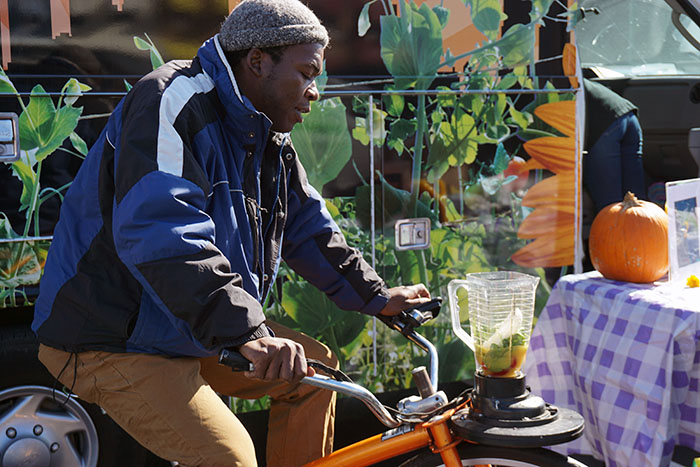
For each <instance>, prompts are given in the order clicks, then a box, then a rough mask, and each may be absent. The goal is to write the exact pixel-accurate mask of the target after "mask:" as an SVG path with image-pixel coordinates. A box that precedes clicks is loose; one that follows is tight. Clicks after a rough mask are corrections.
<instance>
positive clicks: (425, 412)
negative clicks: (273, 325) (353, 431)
mask: <svg viewBox="0 0 700 467" xmlns="http://www.w3.org/2000/svg"><path fill="white" fill-rule="evenodd" d="M440 303H441V299H440V298H436V299H433V300H431V301H430V302H428V303H426V304H423V305H420V306H418V307H415V308H412V309H409V310H406V311H403V312H401V313H400V314H399V315H397V316H394V317H383V316H382V317H379V318H380V319H381V320H382V321H383V322H384V323H385V324H387V325H388V326H389V327H390V328H392V329H394V330H396V331H398V332H400V333H401V334H402V335H404V336H405V337H406V338H408V339H409V340H410V341H412V342H413V343H415V344H416V345H418V346H419V347H420V348H421V349H423V350H425V351H426V352H428V355H429V357H430V358H429V373H428V370H426V369H425V367H418V368H415V369H414V370H413V371H412V373H413V379H414V382H415V384H416V388H417V390H418V394H419V395H417V396H416V395H414V396H409V397H407V398H405V399H403V400H401V401H399V403H398V404H397V408H396V409H393V408H389V407H385V406H383V405H382V404H381V403H380V402H379V400H378V399H377V398H376V396H375V395H374V394H372V393H371V392H370V391H369V390H368V389H366V388H365V387H363V386H360V385H358V384H355V383H354V382H352V380H350V378H348V377H347V376H346V375H344V374H343V373H342V372H340V371H338V370H334V369H332V368H327V367H323V365H319V364H318V363H316V362H313V361H310V365H311V366H313V367H314V368H315V369H317V370H321V371H324V372H326V373H328V374H329V375H330V376H327V375H322V374H318V373H317V374H316V375H314V376H311V377H305V378H303V379H302V383H305V384H310V385H313V386H316V387H320V388H324V389H329V390H332V391H336V392H339V393H341V394H345V395H347V396H351V397H355V398H358V399H360V400H361V401H362V402H364V404H365V405H366V406H367V407H368V408H369V410H370V411H371V412H372V413H373V414H374V415H375V416H376V417H377V419H379V420H380V421H381V422H382V423H383V424H384V425H386V426H387V427H388V428H389V430H388V431H386V432H384V433H382V434H378V435H375V436H372V437H369V438H367V439H364V440H361V441H359V442H357V443H354V444H352V445H350V446H346V447H344V448H342V449H340V450H338V451H335V452H333V453H331V454H329V455H328V456H325V457H323V458H321V459H317V460H315V461H313V462H310V463H309V464H306V466H305V467H325V466H334V467H337V466H347V467H362V466H368V465H373V464H376V463H379V462H383V461H387V460H391V459H395V458H397V457H399V456H404V455H406V454H409V453H412V452H414V451H415V452H416V455H415V456H414V457H412V458H410V459H409V460H407V461H405V462H403V463H402V464H401V466H403V467H435V466H439V465H444V466H446V467H453V466H470V465H471V466H474V465H498V466H504V467H527V466H547V467H560V466H561V467H563V466H569V467H572V466H578V467H582V466H584V464H582V463H580V462H578V461H577V460H575V459H573V458H570V457H566V456H564V455H561V454H559V453H556V452H554V451H551V450H549V449H545V448H543V447H542V446H549V445H553V444H559V443H563V442H566V441H570V440H573V439H575V438H577V437H579V436H581V434H582V433H583V418H582V417H581V416H580V415H579V414H577V413H576V412H573V411H570V410H566V409H561V410H559V409H557V408H556V407H554V406H551V405H549V404H547V405H546V412H547V414H546V415H543V416H545V418H547V417H549V419H550V420H552V421H554V422H555V423H557V422H556V421H557V420H558V423H559V425H558V427H557V428H556V429H554V430H552V425H551V423H550V422H548V423H550V425H549V426H547V427H546V428H545V429H542V427H543V426H546V425H547V423H544V422H543V423H539V422H538V420H535V419H536V418H537V417H524V418H526V420H520V421H518V423H515V422H516V421H517V420H515V419H513V420H495V421H493V423H492V422H491V421H488V420H485V419H484V416H488V412H489V405H494V404H493V403H492V402H493V401H491V402H489V401H486V403H485V399H484V394H483V393H484V391H492V392H494V391H495V392H496V393H497V394H496V397H497V398H498V397H501V396H502V395H503V394H506V395H507V394H508V390H507V389H506V391H505V392H503V390H502V389H501V387H500V383H499V384H497V385H496V386H493V384H492V383H493V381H491V380H490V379H488V378H483V377H480V378H479V377H478V374H477V375H476V376H477V378H476V385H475V388H474V389H470V390H467V391H465V392H464V393H462V394H460V395H459V396H457V397H456V398H454V399H452V400H448V399H447V396H446V395H445V393H444V392H443V391H439V390H438V387H437V386H438V352H437V349H436V348H435V346H434V345H433V344H432V343H431V342H430V341H428V340H427V339H426V338H425V337H423V336H422V335H420V334H418V333H417V332H416V329H417V328H418V327H420V326H421V325H423V324H424V323H426V322H427V321H429V320H431V319H433V318H435V317H437V315H438V313H439V309H440ZM219 363H221V364H224V365H227V366H229V367H231V368H232V370H233V371H246V370H248V371H250V370H252V364H251V363H250V362H249V361H248V360H246V359H245V358H244V357H243V356H242V355H241V354H240V353H238V352H235V351H230V350H223V351H222V352H221V354H220V356H219ZM497 379H501V380H505V379H507V378H497ZM508 384H510V385H513V384H515V386H517V388H516V394H517V391H520V390H521V389H522V390H525V391H526V392H527V393H528V395H529V390H526V389H525V386H524V379H522V378H520V379H519V380H517V382H515V383H512V382H511V383H508ZM489 385H491V386H489ZM520 386H522V388H521V387H520ZM480 391H481V394H479V392H480ZM499 392H500V394H499ZM528 397H529V396H528ZM511 399H513V398H510V399H508V400H506V399H504V398H501V399H498V400H497V401H496V402H495V406H498V405H499V402H502V403H503V404H505V405H507V404H511V405H513V407H515V406H518V405H520V406H522V405H523V399H522V398H521V399H518V400H511ZM516 399H517V398H516ZM475 400H476V401H477V403H476V405H475ZM528 400H529V399H528ZM540 400H541V399H540ZM525 405H527V403H526V404H525ZM496 409H497V408H496ZM520 409H522V407H517V410H520ZM517 410H516V412H517ZM525 410H526V411H527V410H529V409H528V408H527V407H525ZM491 411H493V407H492V408H491ZM519 418H520V419H522V418H523V417H520V416H519ZM540 422H542V420H540ZM484 423H486V424H484ZM484 427H486V428H484ZM557 430H558V431H557ZM584 467H585V466H584Z"/></svg>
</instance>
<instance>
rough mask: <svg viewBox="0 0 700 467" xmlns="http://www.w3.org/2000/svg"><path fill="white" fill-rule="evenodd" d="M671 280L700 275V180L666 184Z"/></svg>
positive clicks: (682, 280)
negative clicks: (699, 224) (699, 228)
mask: <svg viewBox="0 0 700 467" xmlns="http://www.w3.org/2000/svg"><path fill="white" fill-rule="evenodd" d="M666 205H667V208H668V259H669V274H668V275H669V280H670V281H672V282H678V283H681V282H682V283H683V285H685V281H686V279H687V278H688V277H690V276H691V275H696V276H700V230H698V218H700V178H694V179H690V180H681V181H677V182H668V183H666Z"/></svg>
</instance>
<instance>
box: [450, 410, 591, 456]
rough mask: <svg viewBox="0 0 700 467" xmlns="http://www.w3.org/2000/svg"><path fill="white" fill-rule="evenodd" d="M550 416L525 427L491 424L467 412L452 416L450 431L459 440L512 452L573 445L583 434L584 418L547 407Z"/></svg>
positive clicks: (577, 414)
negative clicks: (522, 449)
mask: <svg viewBox="0 0 700 467" xmlns="http://www.w3.org/2000/svg"><path fill="white" fill-rule="evenodd" d="M547 411H548V412H549V413H550V415H551V416H550V417H549V420H548V421H547V422H546V423H542V424H534V425H528V424H527V423H525V424H515V423H514V424H513V426H508V423H502V421H501V422H500V423H495V424H494V423H491V422H490V421H489V420H487V419H484V418H483V417H479V416H476V415H475V414H474V413H470V409H469V408H464V409H462V410H459V411H458V412H456V413H455V414H454V415H453V416H452V427H453V429H454V431H455V432H456V433H457V434H458V435H459V436H460V437H462V438H464V439H466V440H469V441H474V442H477V443H480V444H486V445H491V446H501V447H513V448H536V447H542V446H552V445H554V444H561V443H566V442H569V441H572V440H574V439H576V438H578V437H580V436H581V435H582V434H583V425H584V421H583V417H582V416H581V415H580V414H579V413H577V412H575V411H573V410H569V409H565V408H558V407H555V406H553V405H549V404H547Z"/></svg>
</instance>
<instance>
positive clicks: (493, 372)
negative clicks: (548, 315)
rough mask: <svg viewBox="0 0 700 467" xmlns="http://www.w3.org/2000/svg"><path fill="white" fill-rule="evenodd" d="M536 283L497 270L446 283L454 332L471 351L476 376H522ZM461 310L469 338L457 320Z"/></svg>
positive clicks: (517, 273) (516, 273)
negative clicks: (467, 325)
mask: <svg viewBox="0 0 700 467" xmlns="http://www.w3.org/2000/svg"><path fill="white" fill-rule="evenodd" d="M539 280H540V279H539V277H534V276H530V275H528V274H523V273H519V272H512V271H495V272H477V273H471V274H467V278H466V280H453V281H451V282H450V283H449V284H448V286H447V289H448V294H449V301H450V312H451V315H452V329H453V330H454V332H455V334H456V335H457V337H459V338H460V339H461V340H462V341H463V342H464V343H465V344H467V345H468V346H469V348H470V349H472V351H473V352H474V357H475V358H476V370H477V373H479V374H480V375H482V376H491V377H497V378H511V377H516V376H520V375H521V373H520V368H521V367H522V364H523V362H524V361H525V354H526V353H527V348H528V345H529V343H530V336H531V334H532V318H533V315H534V312H535V290H536V289H537V284H538V283H539ZM460 289H462V290H460ZM464 290H466V294H464V293H463V292H464ZM465 306H466V307H467V310H468V316H469V325H470V330H471V335H470V334H469V333H467V332H466V331H465V330H464V329H463V327H462V322H461V319H460V311H463V310H464V307H465Z"/></svg>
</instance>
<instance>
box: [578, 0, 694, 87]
mask: <svg viewBox="0 0 700 467" xmlns="http://www.w3.org/2000/svg"><path fill="white" fill-rule="evenodd" d="M581 6H582V7H583V8H586V9H588V8H596V9H597V10H598V11H600V14H597V15H596V14H593V13H590V14H586V16H585V18H584V19H583V20H582V21H580V22H579V23H578V24H577V25H576V43H577V44H578V46H579V50H580V55H581V65H582V66H583V67H584V68H591V67H602V68H603V69H604V70H603V71H604V72H608V74H611V75H612V74H614V73H619V74H621V75H625V76H642V75H673V74H684V73H700V51H698V50H697V49H695V47H693V46H692V45H691V44H690V43H689V42H688V41H687V40H686V39H685V38H684V37H683V36H682V35H681V33H680V32H678V30H676V28H675V27H674V25H673V23H672V20H671V13H672V9H671V7H670V6H669V5H668V4H667V3H666V2H665V1H664V0H635V1H629V0H584V1H583V2H581ZM681 22H682V23H683V25H684V26H685V27H686V29H687V30H688V31H689V32H690V34H692V35H693V37H695V39H696V40H697V39H699V38H700V30H699V29H698V27H697V26H695V24H694V23H693V22H692V21H690V20H689V18H687V17H685V16H681Z"/></svg>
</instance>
